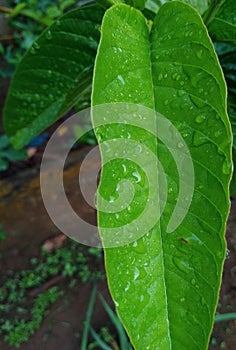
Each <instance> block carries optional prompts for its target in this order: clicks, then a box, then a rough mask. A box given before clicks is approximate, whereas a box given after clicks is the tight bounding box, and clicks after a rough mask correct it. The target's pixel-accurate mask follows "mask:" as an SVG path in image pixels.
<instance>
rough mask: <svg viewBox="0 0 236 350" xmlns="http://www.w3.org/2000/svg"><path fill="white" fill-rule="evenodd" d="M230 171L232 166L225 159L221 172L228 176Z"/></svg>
mask: <svg viewBox="0 0 236 350" xmlns="http://www.w3.org/2000/svg"><path fill="white" fill-rule="evenodd" d="M231 169H232V164H231V162H228V161H227V159H226V160H225V161H224V163H223V167H222V171H223V173H224V174H225V175H228V174H230V172H231Z"/></svg>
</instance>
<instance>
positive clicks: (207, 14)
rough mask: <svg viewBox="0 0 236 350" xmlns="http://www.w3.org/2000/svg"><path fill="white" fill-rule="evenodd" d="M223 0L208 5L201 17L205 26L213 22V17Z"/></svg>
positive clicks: (214, 0) (216, 0)
mask: <svg viewBox="0 0 236 350" xmlns="http://www.w3.org/2000/svg"><path fill="white" fill-rule="evenodd" d="M224 2H225V0H213V1H212V3H211V4H210V6H209V8H208V9H207V11H206V12H205V13H204V15H203V21H204V23H205V25H206V26H208V25H209V24H210V22H211V21H212V20H213V18H214V17H215V15H216V13H217V11H218V10H219V8H220V7H221V6H222V5H223V3H224Z"/></svg>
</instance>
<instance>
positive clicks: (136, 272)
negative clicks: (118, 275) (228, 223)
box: [134, 267, 140, 280]
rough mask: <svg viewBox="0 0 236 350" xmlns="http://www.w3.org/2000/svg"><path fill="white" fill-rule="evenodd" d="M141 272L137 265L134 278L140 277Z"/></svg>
mask: <svg viewBox="0 0 236 350" xmlns="http://www.w3.org/2000/svg"><path fill="white" fill-rule="evenodd" d="M139 274H140V272H139V269H138V268H137V267H136V268H135V270H134V280H136V279H137V278H138V276H139Z"/></svg>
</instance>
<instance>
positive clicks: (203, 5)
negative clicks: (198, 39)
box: [145, 0, 208, 14]
mask: <svg viewBox="0 0 236 350" xmlns="http://www.w3.org/2000/svg"><path fill="white" fill-rule="evenodd" d="M169 1H172V0H147V1H146V4H145V7H146V9H148V10H150V11H152V12H155V13H157V11H158V9H159V8H160V7H161V6H162V5H164V4H165V3H167V2H169ZM182 1H183V2H186V3H188V4H190V5H192V6H193V7H194V8H196V9H197V10H198V11H199V12H200V13H201V14H202V13H204V11H206V9H207V8H208V0H182Z"/></svg>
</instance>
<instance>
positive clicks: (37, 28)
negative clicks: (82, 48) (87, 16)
mask: <svg viewBox="0 0 236 350" xmlns="http://www.w3.org/2000/svg"><path fill="white" fill-rule="evenodd" d="M77 2H78V1H76V0H40V1H37V0H25V1H21V0H15V1H13V0H7V1H6V3H7V6H5V7H4V6H0V13H1V12H2V13H4V14H5V16H6V18H7V19H8V27H9V33H10V34H7V35H0V59H1V60H2V61H3V62H5V64H4V65H1V67H0V78H7V77H12V75H13V73H14V70H15V67H16V65H17V64H18V63H19V61H20V60H21V58H22V56H23V55H24V53H25V52H26V50H27V49H29V48H30V47H31V45H32V43H33V42H34V40H35V39H36V38H37V36H38V35H39V34H40V33H41V32H42V31H43V30H44V29H45V28H46V27H47V26H49V25H50V24H52V23H53V22H54V20H55V19H57V18H58V17H60V16H61V15H62V14H63V13H65V12H66V11H68V10H71V9H73V8H74V7H76V4H77Z"/></svg>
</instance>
